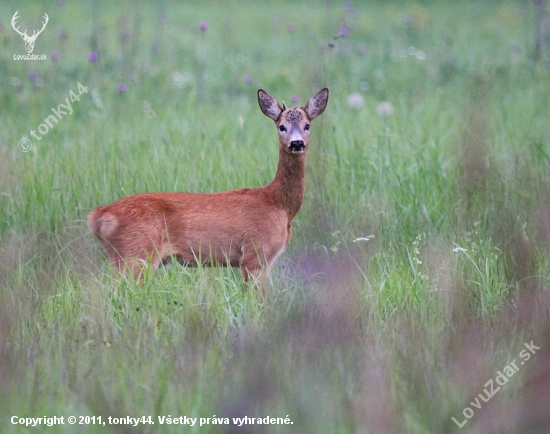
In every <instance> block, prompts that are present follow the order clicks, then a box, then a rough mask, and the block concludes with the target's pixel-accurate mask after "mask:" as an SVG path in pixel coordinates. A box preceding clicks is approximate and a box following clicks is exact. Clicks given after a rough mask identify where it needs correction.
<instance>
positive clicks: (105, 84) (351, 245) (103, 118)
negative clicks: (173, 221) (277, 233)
mask: <svg viewBox="0 0 550 434" xmlns="http://www.w3.org/2000/svg"><path fill="white" fill-rule="evenodd" d="M57 3H60V4H59V5H55V6H54V5H42V4H39V3H36V2H23V3H21V2H15V1H7V2H4V3H3V4H2V5H0V16H2V17H11V16H12V15H13V13H14V12H15V10H17V9H19V10H20V16H21V17H22V18H21V20H22V22H23V23H25V26H28V28H32V26H33V24H35V23H36V22H38V21H39V17H40V16H41V15H42V14H43V13H44V12H46V13H48V14H49V16H50V23H49V24H48V27H47V28H46V30H45V31H44V32H43V34H42V35H40V37H39V38H38V40H37V43H36V48H35V54H37V53H38V54H42V53H46V54H47V55H48V58H49V59H50V60H48V61H15V60H13V53H22V52H23V49H24V46H23V42H22V41H21V39H20V38H19V37H18V36H17V34H16V33H15V32H13V31H12V30H11V28H10V27H9V24H8V23H9V19H8V18H3V22H4V26H3V27H2V26H1V25H0V45H1V46H2V52H1V53H2V55H1V58H0V95H1V103H0V104H1V107H2V108H1V110H0V123H1V125H3V127H2V133H1V134H0V154H1V155H0V188H1V194H0V287H1V295H0V301H1V304H0V384H1V388H2V391H3V392H4V393H2V394H1V397H0V409H1V410H0V413H1V421H0V426H1V431H2V432H6V433H10V432H14V433H15V432H27V431H28V429H27V428H24V427H21V426H20V425H12V424H11V422H10V419H11V417H12V416H14V415H17V416H18V417H35V418H36V417H43V416H55V415H57V416H65V418H67V417H68V416H70V415H74V416H79V415H88V416H94V415H95V416H102V417H103V419H104V420H107V417H108V416H112V417H124V416H132V417H138V416H152V417H153V421H155V422H156V424H155V425H140V426H138V427H130V426H106V427H103V426H98V425H88V426H79V427H78V432H87V433H95V432H117V431H120V432H182V428H181V427H179V426H176V425H170V426H168V425H164V426H160V425H159V424H158V420H157V416H158V415H160V416H163V415H164V416H168V415H171V416H174V417H177V416H184V415H186V416H190V417H197V418H201V417H202V418H212V417H213V416H214V415H216V417H223V418H225V417H227V418H232V417H244V416H248V417H265V416H272V417H281V418H284V417H286V416H287V415H288V417H289V419H290V420H291V421H292V422H293V424H292V425H289V426H284V425H272V426H268V427H260V426H258V425H254V426H252V425H250V426H241V427H236V426H229V425H223V426H217V425H212V424H209V425H205V426H202V427H199V426H197V425H198V423H197V425H195V426H194V427H187V428H185V432H228V433H229V432H234V433H237V432H301V433H308V432H311V433H321V432H334V433H347V432H349V433H359V432H360V433H401V432H406V433H426V432H429V433H443V432H445V433H452V432H463V431H464V432H480V433H481V432H483V433H490V432H495V433H496V432H499V433H508V432H510V433H512V432H522V433H523V432H533V433H535V432H537V433H538V432H540V433H542V432H547V430H548V426H549V421H548V417H547V410H546V409H547V408H548V404H549V403H550V396H549V395H548V390H549V389H548V367H547V366H548V360H549V357H550V356H549V354H550V353H549V351H550V350H549V348H550V346H549V341H548V330H549V309H548V306H549V304H548V303H549V297H548V288H549V283H548V282H549V277H550V276H549V273H548V269H549V265H550V264H549V261H548V254H549V253H550V252H549V248H548V241H549V237H550V224H549V221H550V220H549V218H548V215H550V214H549V207H548V199H549V193H550V180H549V179H548V173H549V166H550V157H549V155H550V151H549V149H548V146H549V140H550V127H549V123H548V114H549V109H550V106H549V101H550V99H549V96H550V95H549V90H548V89H549V87H548V84H549V75H548V71H547V70H546V69H545V67H544V65H541V64H538V63H537V62H534V61H533V60H532V53H533V50H534V46H533V44H534V42H535V41H534V39H533V38H534V34H535V31H534V25H535V19H534V14H535V9H534V6H532V5H531V4H528V3H527V2H521V1H494V2H491V1H489V2H483V3H481V2H474V1H472V2H469V1H465V2H444V1H433V2H371V3H369V4H355V3H353V4H352V3H349V2H346V3H340V2H298V3H297V4H296V2H288V3H287V2H283V1H279V2H275V3H273V2H229V3H225V4H223V5H220V4H218V3H217V2H209V1H205V2H192V3H179V2H172V1H163V2H159V3H154V2H145V1H142V2H137V3H130V2H122V3H117V4H115V3H109V2H102V1H94V2H91V3H90V4H87V3H72V2H67V3H64V2H57ZM33 20H34V21H33ZM200 22H206V23H207V24H208V28H207V29H206V30H201V29H200V28H199V23H200ZM344 27H345V28H344ZM346 29H347V30H346ZM54 52H55V53H56V54H57V55H58V57H59V58H58V60H55V61H54V60H52V53H54ZM91 52H94V53H97V58H98V60H97V61H96V62H91V61H89V60H88V59H89V54H90V53H91ZM53 57H55V56H53ZM78 83H81V84H82V85H83V86H86V87H87V88H88V92H87V93H82V94H81V95H79V96H80V100H79V101H74V102H73V103H72V108H73V109H74V112H73V113H72V114H70V115H69V114H66V115H64V116H63V118H62V119H60V120H59V122H58V123H57V124H55V126H54V127H53V128H51V129H50V130H49V131H48V133H47V134H44V135H42V137H41V140H36V139H34V138H33V137H32V136H31V135H30V131H31V130H36V129H37V128H38V126H39V125H40V124H41V123H43V122H44V119H45V118H46V117H47V116H49V115H50V114H51V113H52V112H51V108H52V107H53V108H56V107H57V106H58V105H59V104H60V103H63V102H64V101H65V98H67V97H69V92H70V91H71V90H72V91H75V92H77V93H78V91H77V89H78ZM122 85H124V86H122ZM323 86H327V87H328V88H329V89H330V92H331V94H330V100H329V104H328V108H327V111H326V112H325V113H324V114H323V116H322V117H321V118H319V119H318V120H317V121H316V123H315V125H314V126H313V135H312V139H311V143H310V151H309V157H308V158H309V160H308V166H307V191H306V199H305V202H304V204H303V207H302V209H301V211H300V213H299V214H298V216H297V218H296V219H295V221H294V227H293V239H292V241H291V244H290V246H289V248H288V249H287V252H286V253H285V254H284V255H283V256H282V257H281V258H280V259H279V261H278V263H276V264H275V266H274V268H273V270H272V273H271V276H270V283H269V289H268V291H267V294H266V296H265V298H264V297H262V295H261V294H260V293H258V292H256V291H254V290H251V289H247V288H246V287H245V285H244V284H243V282H242V277H241V276H240V273H239V272H238V270H236V271H235V270H233V269H208V268H198V269H192V268H185V267H181V266H173V267H172V268H169V269H164V270H161V271H159V272H158V273H156V274H151V275H147V276H146V279H145V281H144V282H143V283H142V284H135V283H134V282H132V281H129V280H128V281H126V280H125V279H124V278H121V277H120V276H118V275H116V274H114V273H113V272H112V269H111V268H110V266H109V264H108V261H107V259H106V258H105V256H104V254H103V252H102V251H101V249H100V246H99V245H98V243H97V242H96V241H95V240H94V239H93V238H92V236H91V235H90V234H89V233H88V230H87V228H86V224H85V218H86V214H87V213H88V212H89V211H90V210H91V209H93V208H94V207H95V206H98V205H101V204H107V203H110V202H112V201H114V200H116V199H118V198H120V197H122V196H125V195H129V194H133V193H139V192H145V191H176V190H181V191H201V192H210V191H222V190H227V189H233V188H241V187H256V186H261V185H264V184H266V183H268V182H269V181H271V179H272V177H273V176H274V173H275V169H276V163H277V139H276V131H275V129H274V128H273V126H272V124H271V123H270V121H269V120H267V119H266V118H265V117H264V116H263V115H262V114H261V112H260V110H259V109H258V106H257V103H256V91H257V89H258V88H264V89H265V90H267V91H268V92H270V93H271V94H272V95H274V96H276V97H277V98H278V99H279V100H285V101H286V103H287V105H291V103H290V101H292V98H293V97H294V95H297V96H298V98H299V100H298V103H297V104H303V103H305V101H306V98H307V97H309V96H310V95H311V94H313V92H315V91H316V90H318V89H319V88H321V87H323ZM351 94H359V95H360V97H361V99H362V103H358V104H356V105H357V106H352V105H349V104H348V97H349V96H350V95H351ZM355 100H356V101H357V100H358V99H357V97H355ZM383 102H385V103H386V104H385V106H382V107H386V109H385V110H386V111H385V112H384V110H382V109H380V108H379V105H380V104H381V103H383ZM388 102H389V103H390V104H391V107H392V110H388V109H387V107H388V104H387V103H388ZM23 137H27V138H29V139H31V140H32V144H33V147H32V150H31V151H30V152H27V153H23V152H21V151H20V150H19V149H18V147H17V144H18V142H19V140H21V138H23ZM237 218H238V217H237ZM531 341H533V342H534V344H535V345H537V346H538V347H540V350H538V351H537V352H536V354H534V355H533V357H532V359H531V360H529V361H527V362H526V363H525V365H521V368H520V369H519V371H518V373H517V374H515V375H514V376H513V377H512V378H510V379H509V382H508V383H507V384H506V386H505V387H503V388H502V390H501V391H500V392H499V393H498V394H496V395H495V396H494V397H493V398H491V400H490V401H489V402H487V403H483V406H482V408H480V409H477V408H475V407H472V406H471V405H470V402H472V400H475V398H476V396H477V395H478V394H479V393H481V392H482V391H483V389H484V388H485V387H486V386H485V383H486V382H487V381H488V380H489V379H494V378H495V377H496V376H497V373H498V371H499V370H502V369H503V368H504V367H505V366H507V365H508V364H509V363H510V362H511V361H512V360H514V359H516V360H518V361H519V360H520V358H519V353H520V351H521V350H522V349H524V347H523V345H524V343H530V342H531ZM466 407H470V408H471V409H472V411H474V415H473V416H472V418H471V419H468V422H467V424H466V425H465V426H464V428H462V429H461V428H459V427H458V425H457V424H456V423H455V422H453V421H452V419H451V418H452V417H454V418H455V419H456V420H458V421H462V420H465V416H464V415H463V410H464V409H465V408H466ZM73 429H74V428H72V427H69V426H67V425H65V426H63V427H59V426H57V427H51V428H48V427H45V426H41V427H38V428H34V430H35V431H37V432H73V431H72V430H73Z"/></svg>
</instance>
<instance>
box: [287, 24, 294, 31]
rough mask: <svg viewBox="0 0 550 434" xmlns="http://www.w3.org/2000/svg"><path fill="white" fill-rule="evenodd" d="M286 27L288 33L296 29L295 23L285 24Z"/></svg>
mask: <svg viewBox="0 0 550 434" xmlns="http://www.w3.org/2000/svg"><path fill="white" fill-rule="evenodd" d="M286 29H287V30H288V33H294V32H295V31H296V25H294V24H289V25H288V26H286Z"/></svg>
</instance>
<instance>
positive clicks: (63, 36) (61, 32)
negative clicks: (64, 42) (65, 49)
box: [57, 27, 68, 39]
mask: <svg viewBox="0 0 550 434" xmlns="http://www.w3.org/2000/svg"><path fill="white" fill-rule="evenodd" d="M57 37H58V38H59V39H67V37H68V33H67V29H65V28H63V27H62V28H61V29H59V30H58V31H57Z"/></svg>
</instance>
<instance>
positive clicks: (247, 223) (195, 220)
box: [88, 89, 328, 281]
mask: <svg viewBox="0 0 550 434" xmlns="http://www.w3.org/2000/svg"><path fill="white" fill-rule="evenodd" d="M327 100H328V89H323V90H321V91H320V92H318V93H317V94H316V95H314V96H313V97H311V99H310V100H309V101H308V104H307V105H306V106H305V107H301V108H298V109H297V110H300V112H301V113H302V120H301V122H300V124H299V125H295V124H291V123H290V122H288V120H286V119H285V117H284V116H281V114H282V113H283V109H282V108H281V107H280V106H279V104H278V103H277V101H276V100H275V99H274V98H273V97H271V96H270V95H269V94H267V93H266V92H264V91H262V90H259V91H258V101H259V104H260V108H261V110H262V112H263V113H264V114H265V115H266V116H268V117H270V118H271V119H273V120H274V121H275V124H276V125H277V128H278V129H279V128H280V126H281V125H282V126H283V127H284V128H286V131H279V144H280V147H279V164H278V167H277V173H276V174H275V178H274V179H273V181H272V182H271V183H269V184H268V185H266V186H264V187H260V188H251V189H241V190H232V191H226V192H223V193H211V194H200V193H144V194H136V195H133V196H129V197H125V198H123V199H120V200H119V201H117V202H115V203H113V204H111V205H107V206H100V207H98V208H96V209H95V210H94V211H92V212H91V213H90V214H89V216H88V226H89V227H90V230H91V231H92V233H93V234H94V235H95V236H96V237H97V238H98V239H99V240H100V242H101V243H102V244H103V246H104V247H105V250H106V251H107V255H108V256H109V259H110V261H111V263H112V264H113V265H114V266H115V268H116V269H117V270H119V271H122V270H123V269H124V267H126V266H129V267H130V268H131V269H132V270H133V272H134V275H135V277H136V278H139V277H140V276H141V272H142V267H143V265H144V264H146V263H151V264H152V266H153V267H154V268H155V269H156V268H158V267H159V266H160V264H161V262H162V261H163V260H165V259H167V258H169V257H171V256H172V255H174V256H175V257H176V258H177V260H178V262H181V263H184V264H188V265H196V264H197V261H200V262H201V263H204V264H206V265H221V266H232V267H240V268H241V271H242V273H243V275H244V278H245V280H247V281H249V280H251V278H256V279H262V278H263V274H264V273H263V272H262V270H266V269H268V268H269V266H270V265H271V264H272V263H273V262H274V261H275V260H276V259H277V257H278V256H279V255H280V254H281V253H282V252H283V250H284V249H285V247H286V246H287V244H288V242H289V240H290V236H291V230H292V219H293V218H294V216H295V215H296V214H297V213H298V211H299V209H300V206H301V205H302V201H303V199H304V192H305V162H306V155H307V144H308V140H309V126H308V127H307V128H306V124H307V125H309V124H310V123H311V121H312V120H313V119H314V118H315V117H317V116H319V115H320V114H321V113H322V112H323V111H324V109H325V107H326V103H327ZM297 141H298V142H299V141H303V145H304V148H303V152H292V151H291V147H290V145H291V142H293V143H294V146H295V145H296V143H298V142H297Z"/></svg>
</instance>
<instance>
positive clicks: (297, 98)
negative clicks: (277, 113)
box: [290, 95, 300, 104]
mask: <svg viewBox="0 0 550 434" xmlns="http://www.w3.org/2000/svg"><path fill="white" fill-rule="evenodd" d="M299 99H300V98H299V97H298V95H292V96H291V97H290V101H292V103H293V104H296V103H297V102H298V101H299Z"/></svg>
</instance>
